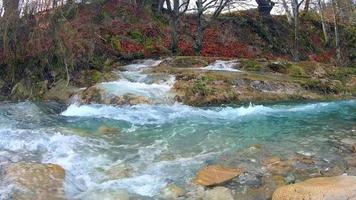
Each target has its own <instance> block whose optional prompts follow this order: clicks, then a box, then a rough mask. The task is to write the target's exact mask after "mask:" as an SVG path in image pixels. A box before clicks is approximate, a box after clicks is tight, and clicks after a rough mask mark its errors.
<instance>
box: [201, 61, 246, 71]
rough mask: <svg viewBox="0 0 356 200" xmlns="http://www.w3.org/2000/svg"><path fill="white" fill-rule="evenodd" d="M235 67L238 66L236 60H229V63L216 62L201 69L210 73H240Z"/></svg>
mask: <svg viewBox="0 0 356 200" xmlns="http://www.w3.org/2000/svg"><path fill="white" fill-rule="evenodd" d="M237 65H238V62H237V61H236V60H230V61H224V60H217V61H215V62H214V63H212V64H210V65H208V66H206V67H203V68H201V69H204V70H212V71H230V72H241V71H240V70H238V69H236V68H235V67H236V66H237Z"/></svg>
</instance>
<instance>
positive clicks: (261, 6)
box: [256, 0, 275, 17]
mask: <svg viewBox="0 0 356 200" xmlns="http://www.w3.org/2000/svg"><path fill="white" fill-rule="evenodd" d="M256 3H257V5H258V12H259V13H260V14H261V16H263V17H269V16H270V15H271V10H272V9H273V6H274V4H275V3H273V2H272V1H271V0H256Z"/></svg>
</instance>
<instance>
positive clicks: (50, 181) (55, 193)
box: [4, 163, 65, 200]
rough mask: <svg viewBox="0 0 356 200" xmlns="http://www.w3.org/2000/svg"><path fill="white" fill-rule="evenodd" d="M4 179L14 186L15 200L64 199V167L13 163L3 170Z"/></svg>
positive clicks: (13, 194) (13, 195)
mask: <svg viewBox="0 0 356 200" xmlns="http://www.w3.org/2000/svg"><path fill="white" fill-rule="evenodd" d="M4 177H5V180H6V181H7V182H8V183H9V184H13V185H14V186H15V188H16V190H14V192H13V193H12V194H11V196H12V197H13V198H12V199H16V200H60V199H64V191H63V182H64V177H65V171H64V169H63V168H62V167H61V166H59V165H55V164H39V163H15V164H10V165H8V166H7V167H6V168H5V170H4Z"/></svg>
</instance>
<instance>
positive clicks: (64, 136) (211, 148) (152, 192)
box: [0, 60, 356, 199]
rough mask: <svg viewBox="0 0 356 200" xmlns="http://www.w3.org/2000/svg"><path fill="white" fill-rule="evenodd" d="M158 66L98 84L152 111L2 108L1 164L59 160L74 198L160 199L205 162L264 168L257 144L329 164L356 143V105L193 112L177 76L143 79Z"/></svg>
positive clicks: (138, 67)
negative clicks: (126, 195) (254, 149)
mask: <svg viewBox="0 0 356 200" xmlns="http://www.w3.org/2000/svg"><path fill="white" fill-rule="evenodd" d="M158 64H159V61H152V60H149V61H143V62H140V63H137V64H132V65H128V66H126V70H127V71H125V72H120V76H121V79H120V80H117V81H114V82H108V83H101V84H99V85H98V86H99V87H102V88H103V89H104V90H106V92H108V93H112V94H114V95H125V94H133V95H139V96H144V97H147V98H150V99H154V100H157V99H158V100H159V101H156V104H154V105H135V106H129V105H127V106H110V105H95V104H90V105H77V104H72V105H70V106H65V105H60V104H57V103H34V102H22V103H5V102H2V103H0V138H1V140H0V167H1V165H3V164H6V163H9V162H19V161H27V162H32V161H33V162H41V163H54V164H59V165H61V166H62V167H63V168H64V169H65V170H66V180H65V193H66V196H67V197H68V199H75V198H77V199H93V198H94V199H95V195H97V196H100V198H102V195H103V194H105V195H107V194H112V195H113V196H115V194H116V193H119V192H120V190H122V189H124V190H126V191H128V192H130V194H131V195H134V196H135V195H136V196H137V197H139V199H157V196H159V194H160V192H161V190H162V188H164V187H165V186H166V185H167V184H169V183H175V184H177V185H180V186H182V187H185V186H187V187H188V188H189V187H191V186H188V185H190V183H191V180H192V179H193V178H194V176H195V174H196V172H197V171H198V170H199V169H200V168H201V167H203V166H205V165H207V164H213V163H222V164H227V165H233V166H241V165H242V166H244V167H245V168H246V169H249V170H256V171H258V170H260V166H258V165H256V159H258V158H259V157H262V156H261V155H259V154H253V155H252V154H251V152H249V151H248V150H247V149H248V147H249V146H251V145H256V144H258V145H262V146H264V152H263V153H267V152H268V153H269V154H270V155H276V156H281V157H282V158H288V157H291V156H293V155H295V154H296V153H300V154H306V155H313V156H314V157H315V159H316V160H318V162H317V164H318V165H321V167H323V166H324V165H325V163H326V164H327V163H332V162H334V161H335V160H337V159H338V156H339V149H338V148H337V147H335V145H333V144H332V142H333V141H335V139H343V138H351V139H356V130H355V129H356V100H346V101H335V102H314V103H294V104H290V103H289V104H277V105H253V104H251V105H246V106H236V107H207V108H196V107H190V106H187V105H182V104H178V103H175V104H174V103H171V101H167V99H170V100H172V98H171V97H172V94H171V87H172V86H173V84H174V77H171V76H167V75H152V74H145V73H144V69H146V68H147V67H152V66H155V65H158ZM108 130H109V131H108ZM319 161H320V162H319ZM326 167H328V166H327V165H326ZM3 192H6V187H2V186H1V184H0V194H1V193H3ZM0 198H1V197H0ZM108 199H110V197H109V198H108Z"/></svg>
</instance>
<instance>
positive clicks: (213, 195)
mask: <svg viewBox="0 0 356 200" xmlns="http://www.w3.org/2000/svg"><path fill="white" fill-rule="evenodd" d="M203 199H205V200H234V197H233V195H232V192H231V190H229V189H228V188H226V187H215V188H213V189H211V190H207V191H206V192H205V195H204V198H203Z"/></svg>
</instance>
